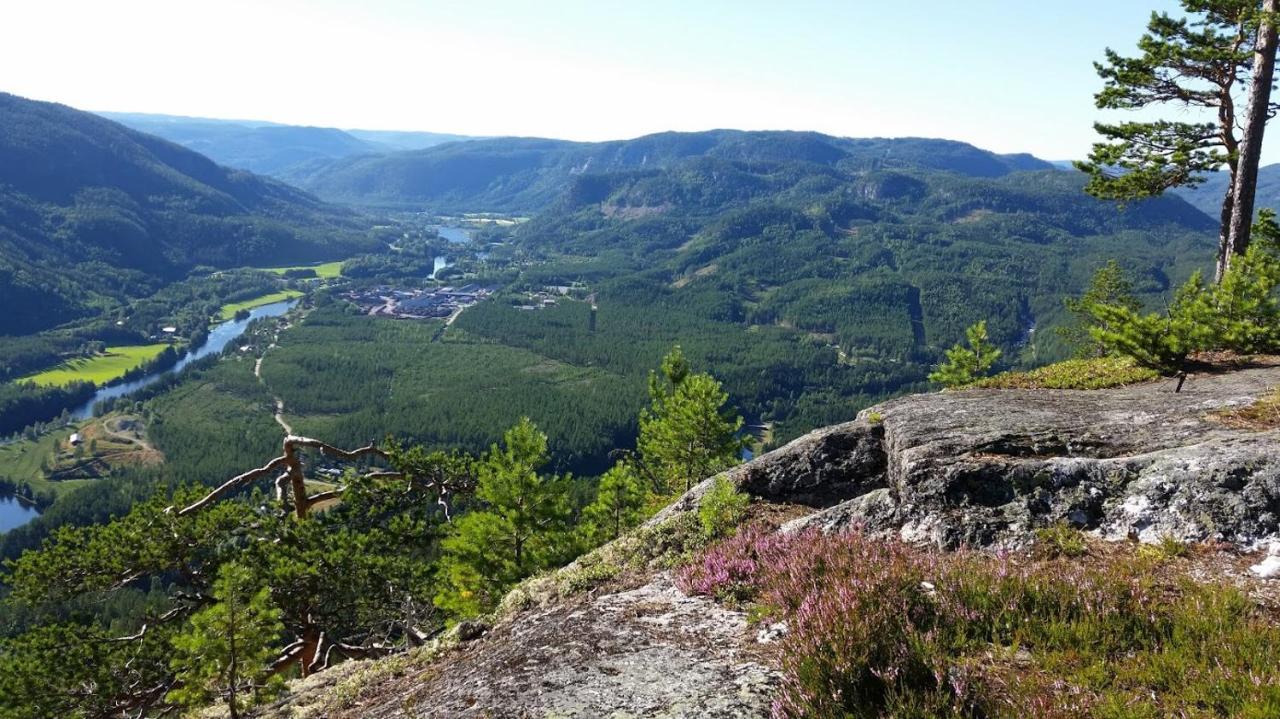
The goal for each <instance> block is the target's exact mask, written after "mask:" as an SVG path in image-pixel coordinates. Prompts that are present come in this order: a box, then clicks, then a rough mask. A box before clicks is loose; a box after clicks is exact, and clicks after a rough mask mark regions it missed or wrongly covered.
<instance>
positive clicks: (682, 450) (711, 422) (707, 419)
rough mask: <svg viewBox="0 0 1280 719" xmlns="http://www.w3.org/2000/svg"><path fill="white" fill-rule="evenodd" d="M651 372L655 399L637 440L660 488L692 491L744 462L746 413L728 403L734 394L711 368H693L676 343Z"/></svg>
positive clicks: (646, 468) (642, 417) (646, 466)
mask: <svg viewBox="0 0 1280 719" xmlns="http://www.w3.org/2000/svg"><path fill="white" fill-rule="evenodd" d="M661 367H662V375H661V376H659V375H657V374H656V373H653V372H651V373H650V374H649V397H650V401H651V404H650V406H649V408H648V409H645V410H644V411H642V412H641V414H640V437H639V441H638V443H637V445H638V449H639V452H640V459H641V463H642V466H643V468H644V471H645V473H646V474H647V475H648V476H649V478H650V480H651V481H652V482H653V485H654V489H655V490H656V491H657V492H659V493H671V492H676V491H687V490H688V489H689V488H690V487H692V486H693V484H694V483H695V482H698V481H700V480H702V479H704V478H706V477H709V476H711V475H713V474H715V473H717V472H720V471H722V470H725V469H728V468H729V467H732V466H733V465H735V464H737V463H738V462H739V461H741V454H742V448H743V446H744V442H743V440H742V439H741V438H739V437H738V431H739V430H741V429H742V417H740V416H738V414H737V413H736V412H734V411H733V410H731V409H726V408H725V405H726V403H728V401H729V395H728V393H727V392H725V391H724V389H723V388H721V386H720V383H719V382H718V381H717V380H716V379H715V378H714V377H712V376H711V375H709V374H706V373H693V372H692V371H691V370H690V368H689V363H688V362H687V361H686V360H685V358H684V353H683V352H682V351H681V350H680V348H679V347H678V346H677V347H675V348H674V349H673V350H672V351H671V352H670V353H669V354H668V355H667V356H666V358H664V359H663V360H662V365H661Z"/></svg>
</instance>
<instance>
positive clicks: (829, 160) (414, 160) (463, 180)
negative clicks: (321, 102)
mask: <svg viewBox="0 0 1280 719" xmlns="http://www.w3.org/2000/svg"><path fill="white" fill-rule="evenodd" d="M693 157H710V158H717V159H723V160H728V161H740V162H794V161H801V162H808V163H813V164H816V165H823V166H831V167H840V168H842V169H846V170H847V169H854V168H862V169H868V170H870V169H892V168H896V167H911V168H918V169H926V170H944V171H950V172H957V173H960V174H964V175H969V176H973V177H1001V176H1004V175H1007V174H1009V173H1011V172H1017V171H1025V170H1042V169H1049V168H1051V167H1053V166H1052V165H1051V164H1050V163H1047V162H1044V161H1043V160H1039V159H1037V158H1035V157H1033V156H1031V155H1027V154H1013V155H999V154H996V153H992V152H988V151H986V150H982V149H979V148H977V147H974V146H973V145H969V144H966V143H963V142H956V141H952V140H938V139H923V138H894V139H888V138H866V139H854V138H841V137H833V136H830V135H823V134H820V133H816V132H793V131H742V130H709V131H705V132H664V133H658V134H653V135H645V136H643V137H638V138H635V139H632V140H614V141H608V142H573V141H568V140H548V139H542V138H495V139H488V140H473V141H471V142H467V143H449V144H445V145H440V146H437V147H431V148H427V149H424V150H418V151H413V152H400V153H392V154H387V155H381V156H357V157H347V158H341V159H336V160H316V161H312V162H308V163H304V164H301V165H298V166H295V167H293V168H291V169H290V170H289V171H287V172H285V173H284V174H283V175H282V177H283V178H284V179H286V180H288V181H291V182H293V183H295V184H297V185H299V186H300V187H303V188H306V189H308V190H311V191H312V192H315V193H316V194H318V195H320V196H321V197H323V198H325V199H329V200H333V201H340V202H348V203H356V204H365V205H382V206H393V207H415V208H421V207H427V208H430V209H439V210H460V209H465V210H492V211H511V212H535V211H537V210H539V209H542V208H544V207H547V206H548V205H550V204H551V202H553V201H554V200H555V199H556V198H557V197H558V196H559V195H560V193H562V192H563V191H564V190H565V189H566V188H567V187H568V186H569V184H570V181H571V179H572V178H573V177H575V176H578V175H582V174H596V173H607V172H613V171H617V170H629V169H643V168H662V167H669V166H671V165H673V164H675V163H676V162H679V161H682V160H686V159H689V158H693Z"/></svg>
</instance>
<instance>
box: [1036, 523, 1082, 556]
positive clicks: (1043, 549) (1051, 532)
mask: <svg viewBox="0 0 1280 719" xmlns="http://www.w3.org/2000/svg"><path fill="white" fill-rule="evenodd" d="M1036 548H1037V549H1038V550H1039V553H1040V554H1042V555H1044V556H1046V557H1049V558H1053V557H1082V556H1084V555H1085V554H1088V552H1089V547H1088V545H1086V544H1085V541H1084V535H1083V534H1081V532H1080V530H1078V529H1075V528H1074V527H1070V526H1067V525H1066V524H1063V523H1059V524H1055V525H1053V526H1051V527H1044V528H1042V529H1037V530H1036Z"/></svg>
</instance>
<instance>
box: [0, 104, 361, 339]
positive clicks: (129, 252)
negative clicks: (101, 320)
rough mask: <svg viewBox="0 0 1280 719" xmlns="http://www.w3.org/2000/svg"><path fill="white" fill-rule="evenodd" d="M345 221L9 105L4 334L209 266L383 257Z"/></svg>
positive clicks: (92, 120) (81, 116) (132, 142)
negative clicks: (358, 253) (363, 252)
mask: <svg viewBox="0 0 1280 719" xmlns="http://www.w3.org/2000/svg"><path fill="white" fill-rule="evenodd" d="M374 246H375V245H374V243H373V242H372V241H371V240H369V239H368V238H367V237H366V235H365V232H364V231H363V227H362V225H361V224H360V223H359V222H358V221H357V220H356V219H355V217H354V216H353V215H351V214H350V213H349V212H347V211H344V210H339V209H336V208H334V207H332V206H329V205H325V204H324V203H322V202H320V201H318V200H317V199H315V198H314V197H312V196H310V195H308V194H306V193H303V192H300V191H298V190H295V189H293V188H291V187H289V186H287V185H284V184H282V183H279V182H276V181H274V180H269V179H266V178H262V177H258V176H256V175H252V174H249V173H246V172H241V171H236V170H229V169H227V168H224V167H220V166H219V165H217V164H215V163H213V162H212V161H210V160H208V159H207V158H205V157H203V156H201V155H198V154H196V153H194V152H191V151H189V150H186V149H184V148H181V147H179V146H177V145H174V144H172V143H170V142H167V141H165V140H161V139H159V138H156V137H152V136H149V135H144V134H142V133H139V132H135V131H133V130H129V129H127V128H125V127H123V126H121V125H118V124H116V123H114V122H111V121H109V120H106V119H103V118H101V117H98V116H96V115H92V114H89V113H85V112H80V111H77V110H73V109H71V108H68V107H65V106H62V105H55V104H51V103H42V102H34V101H31V100H26V99H23V98H20V97H16V96H14V95H7V94H0V306H5V307H10V308H15V309H16V310H17V311H16V312H8V313H5V314H4V315H3V316H0V335H7V334H8V335H12V334H25V333H29V332H33V331H38V330H41V329H45V328H47V327H51V326H53V325H56V324H59V323H61V322H65V321H67V320H70V319H74V318H76V317H80V316H85V315H87V314H92V313H93V312H94V311H95V308H103V307H110V306H114V305H116V304H118V303H120V302H121V301H123V300H125V299H127V298H131V297H141V296H146V295H149V294H151V293H153V292H155V291H156V290H157V289H158V288H159V287H160V286H163V285H164V284H166V283H167V282H170V281H172V280H174V279H178V278H181V277H183V276H185V275H186V273H187V272H188V271H190V270H191V269H192V268H194V267H196V266H201V265H204V266H212V267H231V266H240V265H247V264H257V263H283V262H289V261H295V260H318V259H333V258H338V257H344V256H347V255H349V254H350V253H351V252H353V251H355V250H357V249H361V248H365V249H368V248H372V247H374Z"/></svg>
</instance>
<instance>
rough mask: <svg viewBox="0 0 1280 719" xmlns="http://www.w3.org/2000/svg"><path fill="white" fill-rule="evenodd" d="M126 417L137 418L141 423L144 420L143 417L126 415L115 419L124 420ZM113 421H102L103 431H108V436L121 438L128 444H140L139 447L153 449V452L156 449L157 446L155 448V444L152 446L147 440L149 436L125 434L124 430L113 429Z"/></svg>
mask: <svg viewBox="0 0 1280 719" xmlns="http://www.w3.org/2000/svg"><path fill="white" fill-rule="evenodd" d="M124 419H135V420H137V421H138V422H139V423H141V422H142V420H141V419H138V418H136V417H127V418H126V417H121V418H119V419H117V420H115V421H122V420H124ZM111 421H112V420H107V421H105V422H103V423H102V431H103V432H104V433H106V435H107V436H108V437H112V438H114V439H118V440H120V441H121V442H125V443H127V444H136V445H138V447H139V448H141V449H145V450H147V451H152V452H154V451H156V448H155V447H153V446H151V442H149V441H148V440H147V438H146V437H143V436H133V435H129V434H124V433H123V432H120V431H117V430H115V429H112V427H111Z"/></svg>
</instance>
